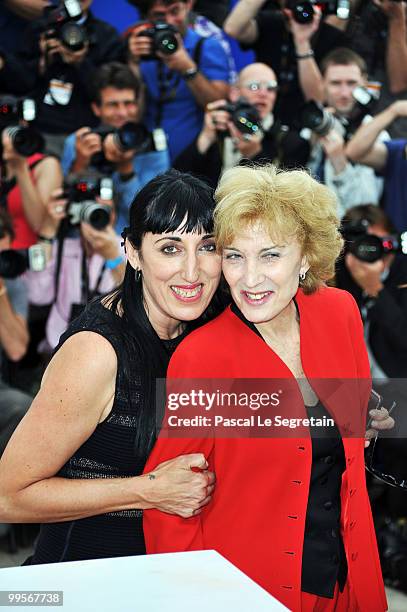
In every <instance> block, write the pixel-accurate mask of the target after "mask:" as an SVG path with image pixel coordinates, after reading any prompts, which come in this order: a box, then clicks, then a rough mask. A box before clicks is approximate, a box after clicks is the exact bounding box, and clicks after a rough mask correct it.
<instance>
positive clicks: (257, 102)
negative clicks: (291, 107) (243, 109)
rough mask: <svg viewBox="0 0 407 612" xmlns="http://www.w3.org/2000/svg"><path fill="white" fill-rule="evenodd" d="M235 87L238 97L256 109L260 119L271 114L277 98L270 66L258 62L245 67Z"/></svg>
mask: <svg viewBox="0 0 407 612" xmlns="http://www.w3.org/2000/svg"><path fill="white" fill-rule="evenodd" d="M236 87H237V91H238V93H239V95H240V96H243V97H245V98H246V100H247V101H248V102H249V103H250V104H253V106H255V107H256V108H257V110H258V111H259V114H260V117H261V118H262V119H264V118H265V117H266V116H267V115H270V113H272V111H273V108H274V104H275V103H276V97H277V79H276V75H275V73H274V71H273V70H272V69H271V68H270V66H267V65H266V64H261V63H260V62H256V63H254V64H249V65H248V66H245V68H243V70H241V71H240V73H239V79H238V82H237V85H236Z"/></svg>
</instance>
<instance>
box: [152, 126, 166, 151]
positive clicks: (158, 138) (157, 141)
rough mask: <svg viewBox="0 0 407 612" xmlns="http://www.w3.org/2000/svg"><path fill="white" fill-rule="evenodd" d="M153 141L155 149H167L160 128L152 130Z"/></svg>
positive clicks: (163, 134) (164, 136)
mask: <svg viewBox="0 0 407 612" xmlns="http://www.w3.org/2000/svg"><path fill="white" fill-rule="evenodd" d="M153 141H154V148H155V150H156V151H166V150H167V148H168V146H167V137H166V135H165V132H164V130H163V129H162V128H156V129H155V130H153Z"/></svg>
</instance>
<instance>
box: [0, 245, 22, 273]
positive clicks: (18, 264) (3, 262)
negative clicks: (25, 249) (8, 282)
mask: <svg viewBox="0 0 407 612" xmlns="http://www.w3.org/2000/svg"><path fill="white" fill-rule="evenodd" d="M27 268H28V261H27V256H26V255H24V253H20V252H19V251H14V250H12V249H10V250H6V251H1V252H0V276H2V277H3V278H17V276H20V275H21V274H23V273H24V272H25V271H26V270H27Z"/></svg>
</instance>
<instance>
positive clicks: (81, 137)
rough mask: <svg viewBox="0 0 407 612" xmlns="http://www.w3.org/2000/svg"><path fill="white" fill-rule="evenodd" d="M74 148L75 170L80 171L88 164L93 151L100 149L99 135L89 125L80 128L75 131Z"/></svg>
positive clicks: (96, 151)
mask: <svg viewBox="0 0 407 612" xmlns="http://www.w3.org/2000/svg"><path fill="white" fill-rule="evenodd" d="M75 150H76V158H75V171H76V172H80V171H83V170H85V169H86V168H87V167H88V166H89V164H90V163H91V159H92V157H93V155H94V154H95V153H98V152H100V151H102V139H101V136H100V135H99V134H97V133H95V132H94V131H92V130H91V128H89V127H82V128H80V129H79V130H77V132H76V140H75Z"/></svg>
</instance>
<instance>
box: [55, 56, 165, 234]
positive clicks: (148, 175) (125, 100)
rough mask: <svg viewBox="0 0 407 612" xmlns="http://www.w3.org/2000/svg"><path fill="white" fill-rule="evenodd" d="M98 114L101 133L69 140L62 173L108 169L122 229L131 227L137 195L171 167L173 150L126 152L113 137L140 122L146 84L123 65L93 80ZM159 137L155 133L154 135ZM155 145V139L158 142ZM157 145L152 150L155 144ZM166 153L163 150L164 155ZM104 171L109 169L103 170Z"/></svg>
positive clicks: (108, 67)
mask: <svg viewBox="0 0 407 612" xmlns="http://www.w3.org/2000/svg"><path fill="white" fill-rule="evenodd" d="M92 90H93V97H94V100H93V102H92V109H93V112H94V114H95V115H96V116H97V117H98V119H99V121H100V128H99V129H98V128H96V129H94V130H92V129H91V128H90V127H81V128H80V129H79V130H77V131H76V132H75V133H74V134H71V135H70V136H69V137H68V138H67V139H66V141H65V146H64V151H63V155H62V168H63V171H64V174H65V175H68V174H69V173H74V174H83V173H84V172H86V171H87V170H88V168H89V167H92V166H94V165H95V164H96V165H98V164H102V166H106V169H107V172H108V173H109V174H110V175H111V176H112V178H113V181H114V188H115V193H116V196H117V209H116V215H117V223H116V229H117V231H118V233H121V231H122V229H123V227H124V226H125V225H127V224H128V220H127V216H128V209H129V206H130V204H131V202H132V201H133V198H134V196H135V194H136V193H137V192H138V191H139V190H140V189H141V188H142V187H144V185H145V184H146V183H148V181H150V180H151V179H152V178H154V177H155V176H157V174H160V173H162V172H165V171H166V170H168V168H169V167H170V160H169V155H168V150H167V148H166V147H165V145H164V146H163V147H158V148H159V149H160V150H155V149H154V147H153V146H151V147H148V149H149V150H142V151H137V150H134V149H130V150H125V151H123V150H120V148H119V147H118V146H117V144H115V139H114V136H113V134H108V135H106V133H107V132H108V131H109V129H110V130H111V131H112V132H113V131H114V130H118V129H120V128H123V126H126V124H128V123H129V122H130V123H133V122H138V121H139V119H140V99H141V95H142V94H141V83H140V80H139V79H138V78H137V77H136V76H135V75H134V74H133V73H132V72H131V70H130V69H129V68H128V67H127V66H125V65H123V64H119V63H118V62H111V63H109V64H105V65H104V66H101V67H100V68H99V70H98V71H97V72H96V74H95V76H94V80H93V86H92ZM153 136H154V134H153ZM153 141H154V139H153ZM153 141H152V142H151V145H153ZM161 149H162V150H161ZM102 172H104V173H105V170H104V169H103V168H102Z"/></svg>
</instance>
